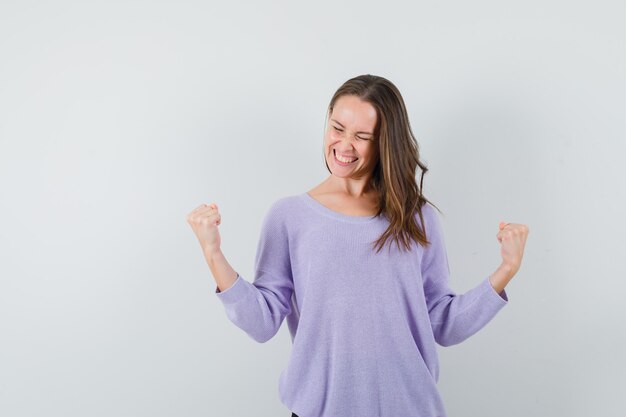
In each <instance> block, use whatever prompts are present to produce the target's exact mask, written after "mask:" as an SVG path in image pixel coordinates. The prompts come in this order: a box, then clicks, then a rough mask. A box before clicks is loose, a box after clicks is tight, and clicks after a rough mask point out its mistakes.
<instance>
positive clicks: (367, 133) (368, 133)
mask: <svg viewBox="0 0 626 417" xmlns="http://www.w3.org/2000/svg"><path fill="white" fill-rule="evenodd" d="M330 120H332V121H333V122H336V123H337V124H338V125H339V126H341V127H343V128H345V126H344V125H342V124H341V123H339V122H338V121H337V120H335V119H330ZM356 133H365V134H366V135H372V136H373V135H374V134H373V133H370V132H365V131H360V132H356Z"/></svg>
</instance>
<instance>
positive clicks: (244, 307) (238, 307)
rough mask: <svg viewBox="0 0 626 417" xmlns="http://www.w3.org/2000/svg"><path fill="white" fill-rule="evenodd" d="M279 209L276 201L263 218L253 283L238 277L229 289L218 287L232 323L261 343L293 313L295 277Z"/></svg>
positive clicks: (283, 220) (217, 289)
mask: <svg viewBox="0 0 626 417" xmlns="http://www.w3.org/2000/svg"><path fill="white" fill-rule="evenodd" d="M280 208H281V206H280V204H279V202H275V203H274V204H273V205H272V206H271V207H270V209H269V211H268V212H267V214H266V215H265V217H264V219H263V223H262V227H261V235H260V238H259V241H258V246H257V251H256V257H255V275H254V281H253V282H252V283H250V282H248V281H246V280H245V279H244V278H243V277H242V276H241V275H239V274H237V279H236V280H235V282H234V283H233V284H232V285H231V286H230V287H228V288H227V289H226V290H224V291H220V290H219V288H218V287H217V286H216V288H215V294H216V296H217V297H218V299H219V300H220V301H221V302H222V304H223V305H224V308H225V310H226V315H227V317H228V318H229V319H230V321H231V322H233V323H234V324H235V325H237V326H238V327H239V328H241V329H242V330H243V331H245V332H246V333H247V334H248V335H249V336H250V337H251V338H252V339H254V340H255V341H257V342H259V343H264V342H266V341H268V340H269V339H271V338H272V337H273V336H274V335H275V334H276V333H277V332H278V329H279V328H280V325H281V323H282V321H283V319H284V318H285V316H286V315H288V314H289V313H290V312H291V295H292V293H293V277H292V273H291V262H290V256H289V245H288V236H287V230H286V227H285V215H284V213H281V210H280Z"/></svg>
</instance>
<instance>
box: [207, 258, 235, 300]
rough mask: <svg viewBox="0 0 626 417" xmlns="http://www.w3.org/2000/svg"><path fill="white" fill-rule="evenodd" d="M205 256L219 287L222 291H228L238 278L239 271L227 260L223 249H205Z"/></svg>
mask: <svg viewBox="0 0 626 417" xmlns="http://www.w3.org/2000/svg"><path fill="white" fill-rule="evenodd" d="M203 253H204V258H205V259H206V262H207V264H208V265H209V268H210V269H211V273H212V274H213V278H214V279H215V283H216V284H217V288H218V290H219V291H220V292H222V291H226V290H227V289H228V288H230V286H231V285H233V284H234V283H235V281H236V280H237V271H235V270H234V269H233V267H232V266H230V264H229V263H228V261H227V260H226V257H225V256H224V254H223V253H222V251H218V252H209V251H203Z"/></svg>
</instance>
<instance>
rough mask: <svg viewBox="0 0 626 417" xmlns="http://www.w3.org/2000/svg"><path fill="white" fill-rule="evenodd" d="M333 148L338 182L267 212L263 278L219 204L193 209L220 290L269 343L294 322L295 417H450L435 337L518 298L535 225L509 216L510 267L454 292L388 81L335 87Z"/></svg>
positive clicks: (288, 400)
mask: <svg viewBox="0 0 626 417" xmlns="http://www.w3.org/2000/svg"><path fill="white" fill-rule="evenodd" d="M323 149H324V159H325V162H326V167H327V169H328V171H329V173H330V175H329V176H328V178H326V179H325V180H324V181H323V182H322V183H320V184H319V185H317V186H316V187H314V188H313V189H311V190H309V191H307V192H304V193H301V194H296V195H290V196H286V197H282V198H280V199H278V200H277V201H275V202H274V203H273V204H272V205H271V207H270V208H269V210H268V212H267V214H266V215H265V217H264V219H263V223H262V230H261V236H260V239H259V242H258V247H257V252H256V258H255V259H256V260H255V274H254V280H253V282H249V281H247V280H245V279H244V278H243V277H242V276H241V275H240V274H239V273H237V272H236V271H235V270H234V269H233V268H232V267H231V265H230V264H229V263H228V262H227V261H226V258H225V256H224V254H223V253H222V252H221V250H220V235H219V232H218V226H219V225H220V222H221V216H220V213H219V210H218V207H217V204H215V203H213V204H210V205H207V204H202V205H201V206H199V207H198V208H196V209H195V210H193V211H192V212H191V213H190V214H189V215H188V217H187V221H188V222H189V224H190V225H191V227H192V229H193V231H194V232H195V234H196V237H197V238H198V240H199V242H200V245H201V247H202V250H203V253H204V256H205V258H206V260H207V263H208V265H209V267H210V269H211V272H212V274H213V276H214V278H215V281H216V284H217V287H216V289H215V293H216V296H217V297H218V299H219V300H220V301H221V302H222V303H223V305H224V308H225V311H226V314H227V316H228V318H229V320H231V321H232V322H233V323H234V324H235V325H237V326H238V327H240V328H241V329H242V330H244V331H245V332H246V333H247V334H248V335H249V336H250V337H251V338H253V339H254V340H256V341H258V342H260V343H263V342H266V341H267V340H269V339H271V338H272V337H273V336H274V335H275V334H276V333H277V331H278V329H279V328H280V325H281V323H282V322H283V319H285V318H286V321H287V324H288V327H289V331H290V335H291V339H292V353H291V355H290V358H289V360H288V364H287V366H286V368H285V369H284V370H283V371H282V372H281V374H280V378H279V384H278V385H279V398H280V400H281V401H282V403H283V404H284V405H285V406H287V407H288V408H289V410H291V411H292V414H291V415H292V416H296V417H297V416H300V417H349V416H354V417H357V416H358V417H390V416H407V417H411V416H414V417H444V416H445V415H446V411H445V409H444V404H443V402H442V398H441V396H440V395H439V392H438V390H437V385H436V384H437V381H438V379H439V362H438V357H437V351H436V344H439V345H441V346H450V345H454V344H457V343H461V342H462V341H464V340H466V339H467V338H468V337H470V336H471V335H473V334H475V333H476V332H477V331H479V330H480V329H481V328H483V327H484V326H485V325H486V324H487V323H488V322H489V321H490V320H491V319H492V318H493V317H494V316H495V315H496V313H497V312H498V311H499V310H500V309H502V308H503V307H504V306H505V305H507V304H508V295H507V293H506V291H505V290H504V287H505V286H506V285H507V283H508V282H509V281H510V280H511V278H512V277H513V276H514V275H515V274H516V272H517V271H518V269H519V268H520V264H521V261H522V255H523V252H524V246H525V243H526V237H527V235H528V227H527V226H526V225H523V224H514V223H504V222H501V223H500V225H499V231H498V232H497V235H496V237H497V239H498V241H499V242H500V245H501V250H500V253H501V256H502V263H501V264H500V265H499V266H498V268H497V269H496V270H495V271H494V272H493V273H492V274H490V275H489V276H484V277H483V278H482V279H481V280H480V282H478V284H477V285H476V286H475V287H473V288H472V289H470V290H469V291H467V292H465V293H463V294H456V293H455V292H454V291H453V290H452V289H451V288H450V287H449V275H450V270H449V265H448V259H447V254H446V248H445V242H444V235H443V231H442V227H441V223H440V220H439V217H438V214H437V212H436V211H435V209H434V208H433V207H435V206H434V205H433V204H432V203H430V201H428V200H427V199H426V198H425V197H424V195H423V193H422V182H423V176H424V173H425V172H426V171H427V170H428V168H427V167H426V166H425V165H424V164H423V163H422V162H421V161H420V158H419V152H418V149H419V148H418V144H417V142H416V140H415V137H414V136H413V133H412V131H411V128H410V124H409V119H408V115H407V111H406V108H405V105H404V101H403V99H402V97H401V95H400V92H399V91H398V89H397V88H396V87H395V86H394V85H393V84H392V83H391V82H390V81H388V80H387V79H385V78H383V77H377V76H374V75H369V74H367V75H361V76H358V77H355V78H353V79H350V80H348V81H346V82H345V83H344V84H343V85H342V86H341V87H340V88H339V89H338V90H337V92H336V93H335V94H334V96H333V97H332V99H331V101H330V104H329V106H328V114H327V126H326V131H325V136H324V148H323ZM418 166H419V167H420V169H421V171H422V174H421V178H420V183H419V186H418V184H417V182H416V176H415V174H416V169H417V167H418ZM437 210H439V209H437ZM296 413H297V414H296Z"/></svg>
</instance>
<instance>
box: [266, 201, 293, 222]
mask: <svg viewBox="0 0 626 417" xmlns="http://www.w3.org/2000/svg"><path fill="white" fill-rule="evenodd" d="M300 202H301V199H300V198H299V196H298V195H288V196H284V197H279V198H278V199H276V200H274V201H273V202H272V203H271V204H270V205H269V207H268V209H267V211H266V213H265V221H270V220H271V221H273V222H277V223H284V222H285V221H286V220H288V219H290V218H293V217H294V216H295V215H296V214H297V213H298V212H300V211H302V210H301V207H299V204H300Z"/></svg>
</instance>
